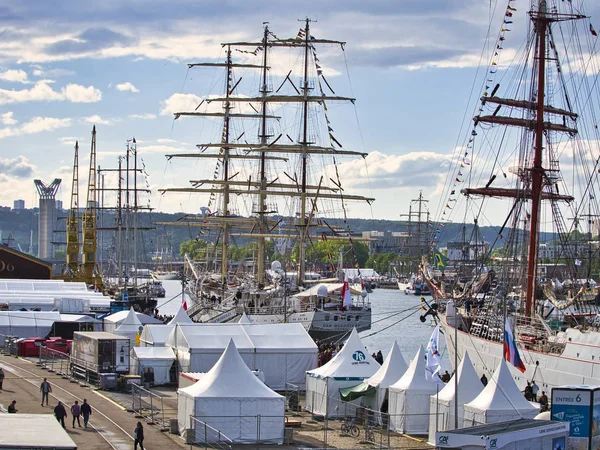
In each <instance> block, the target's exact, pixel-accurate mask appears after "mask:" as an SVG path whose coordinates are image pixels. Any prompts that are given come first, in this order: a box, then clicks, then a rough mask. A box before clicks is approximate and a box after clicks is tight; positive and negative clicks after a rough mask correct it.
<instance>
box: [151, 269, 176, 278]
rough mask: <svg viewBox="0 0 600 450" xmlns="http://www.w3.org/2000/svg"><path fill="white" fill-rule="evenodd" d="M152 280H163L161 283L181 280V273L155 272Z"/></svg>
mask: <svg viewBox="0 0 600 450" xmlns="http://www.w3.org/2000/svg"><path fill="white" fill-rule="evenodd" d="M152 278H154V279H155V280H161V281H166V280H179V279H180V278H181V273H180V272H176V271H174V270H173V271H158V270H155V271H154V272H152Z"/></svg>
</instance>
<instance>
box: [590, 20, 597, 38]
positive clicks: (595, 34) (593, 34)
mask: <svg viewBox="0 0 600 450" xmlns="http://www.w3.org/2000/svg"><path fill="white" fill-rule="evenodd" d="M590 33H592V36H598V33H596V30H594V27H593V26H592V24H591V23H590Z"/></svg>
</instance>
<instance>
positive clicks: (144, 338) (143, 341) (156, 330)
mask: <svg viewBox="0 0 600 450" xmlns="http://www.w3.org/2000/svg"><path fill="white" fill-rule="evenodd" d="M193 323H194V322H193V321H192V319H190V316H188V315H187V312H185V310H184V309H183V306H180V307H179V311H177V314H175V316H174V317H173V318H172V319H171V320H170V321H169V323H167V324H162V323H161V324H154V323H150V324H147V325H144V329H143V330H142V334H141V336H140V346H141V347H164V346H165V342H166V340H167V336H169V333H170V332H171V331H173V328H175V325H177V324H182V325H183V324H193Z"/></svg>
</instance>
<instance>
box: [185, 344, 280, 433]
mask: <svg viewBox="0 0 600 450" xmlns="http://www.w3.org/2000/svg"><path fill="white" fill-rule="evenodd" d="M177 396H178V402H177V403H178V405H177V409H178V411H177V419H178V424H179V430H180V431H181V432H182V433H183V432H184V430H185V429H188V428H192V429H194V430H195V431H193V434H194V438H195V439H194V441H195V442H203V443H204V442H207V443H212V442H215V441H217V440H218V433H217V432H215V431H212V429H215V430H218V432H220V433H222V434H223V435H225V436H227V437H228V438H229V439H231V440H232V441H233V442H234V443H236V444H255V443H257V441H258V442H259V443H263V444H282V443H283V431H284V427H285V398H284V397H283V396H281V395H279V394H277V393H275V392H274V391H272V390H271V389H269V388H268V387H267V386H266V385H265V384H264V383H262V382H261V381H260V380H259V379H258V378H256V376H254V374H253V373H252V372H251V371H250V369H249V368H248V366H247V365H246V364H245V362H244V360H243V359H242V358H241V356H240V354H239V353H238V351H237V349H236V347H235V344H234V341H233V339H230V340H229V343H228V345H227V347H226V349H225V351H224V352H223V354H222V355H221V357H220V358H219V360H218V361H217V363H216V364H215V365H214V367H213V368H212V369H210V371H209V372H208V373H207V374H206V375H205V376H203V377H202V378H201V379H200V380H199V381H198V382H196V383H195V384H193V385H192V386H189V387H186V388H182V389H179V390H178V391H177ZM190 417H194V418H195V419H196V421H194V420H193V419H191V418H190ZM198 421H201V422H204V423H206V424H207V425H209V426H210V427H212V429H211V428H208V427H204V426H203V424H202V423H201V422H198ZM205 429H206V430H209V431H208V433H207V434H205ZM211 431H212V432H211Z"/></svg>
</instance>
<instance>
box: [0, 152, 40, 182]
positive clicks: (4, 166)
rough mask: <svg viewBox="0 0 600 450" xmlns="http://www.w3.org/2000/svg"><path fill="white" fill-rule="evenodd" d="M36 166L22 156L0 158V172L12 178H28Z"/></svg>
mask: <svg viewBox="0 0 600 450" xmlns="http://www.w3.org/2000/svg"><path fill="white" fill-rule="evenodd" d="M35 170H36V167H35V166H34V165H33V164H31V163H30V162H29V161H28V160H27V158H25V157H24V156H17V157H16V158H12V159H10V158H0V173H2V174H4V175H7V176H9V177H14V178H20V179H24V178H30V177H31V176H32V175H33V172H34V171H35Z"/></svg>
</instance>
